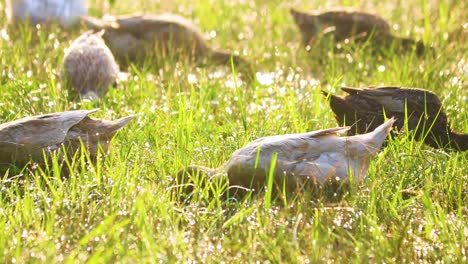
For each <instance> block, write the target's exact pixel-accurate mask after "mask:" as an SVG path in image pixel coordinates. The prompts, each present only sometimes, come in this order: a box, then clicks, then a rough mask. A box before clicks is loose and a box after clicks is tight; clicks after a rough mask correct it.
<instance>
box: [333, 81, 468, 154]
mask: <svg viewBox="0 0 468 264" xmlns="http://www.w3.org/2000/svg"><path fill="white" fill-rule="evenodd" d="M341 89H342V90H343V91H345V92H346V93H348V95H347V96H346V97H338V96H335V95H330V97H329V98H330V106H331V108H332V110H333V112H334V113H335V116H336V119H337V121H338V124H340V125H351V126H352V127H351V129H350V131H349V132H348V135H354V134H360V133H365V132H366V131H371V130H373V129H375V128H376V127H377V126H379V125H380V124H382V123H383V122H384V116H393V117H395V118H396V122H395V124H394V126H395V127H396V128H397V129H403V128H405V127H406V126H405V125H407V127H408V129H409V130H413V131H414V132H415V138H416V139H417V140H424V142H425V143H426V144H428V145H430V146H432V147H434V148H452V149H455V150H461V151H464V150H467V149H468V135H465V134H461V133H458V132H455V131H452V130H451V128H450V123H449V121H448V118H447V115H446V114H445V112H444V111H443V107H442V104H441V102H440V100H439V98H438V97H437V95H435V94H434V93H432V92H431V91H428V90H423V89H417V88H403V87H378V88H366V89H357V88H349V87H342V88H341ZM324 94H325V95H326V96H328V95H329V94H328V93H327V92H324ZM405 122H406V124H405Z"/></svg>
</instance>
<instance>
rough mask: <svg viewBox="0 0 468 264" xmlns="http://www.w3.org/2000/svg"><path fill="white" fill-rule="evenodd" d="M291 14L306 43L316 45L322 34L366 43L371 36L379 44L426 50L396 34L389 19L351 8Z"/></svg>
mask: <svg viewBox="0 0 468 264" xmlns="http://www.w3.org/2000/svg"><path fill="white" fill-rule="evenodd" d="M290 13H291V16H292V17H293V18H294V21H295V23H296V25H297V26H298V27H299V30H300V32H301V35H302V42H303V44H304V46H308V45H309V46H311V47H312V46H314V44H315V43H316V42H317V38H318V36H319V35H320V34H323V35H327V36H332V37H333V38H334V40H335V41H337V42H340V41H344V40H345V39H350V40H354V41H356V42H359V41H362V42H365V41H367V40H369V39H371V40H373V41H374V42H375V43H378V46H387V47H388V46H391V45H395V46H396V47H401V48H404V49H411V48H412V47H415V49H416V53H417V54H418V55H421V54H422V53H423V52H424V49H425V47H424V44H423V43H422V42H420V41H415V40H413V39H410V38H404V37H397V36H393V35H392V34H391V31H390V25H389V24H388V22H387V21H386V20H385V19H383V18H382V17H380V16H378V15H375V14H370V13H366V12H362V11H355V10H348V9H337V10H330V11H325V12H322V13H320V12H314V13H304V12H300V11H298V10H296V9H293V8H291V9H290Z"/></svg>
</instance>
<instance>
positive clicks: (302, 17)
mask: <svg viewBox="0 0 468 264" xmlns="http://www.w3.org/2000/svg"><path fill="white" fill-rule="evenodd" d="M289 12H290V14H291V16H292V17H293V19H294V22H296V25H297V27H298V28H299V31H300V32H301V36H302V43H303V45H304V46H307V45H310V43H311V42H312V41H313V39H314V37H315V36H316V35H317V33H319V26H318V23H317V19H316V17H315V16H313V15H310V14H307V13H304V12H300V11H298V10H296V9H294V8H291V9H290V10H289Z"/></svg>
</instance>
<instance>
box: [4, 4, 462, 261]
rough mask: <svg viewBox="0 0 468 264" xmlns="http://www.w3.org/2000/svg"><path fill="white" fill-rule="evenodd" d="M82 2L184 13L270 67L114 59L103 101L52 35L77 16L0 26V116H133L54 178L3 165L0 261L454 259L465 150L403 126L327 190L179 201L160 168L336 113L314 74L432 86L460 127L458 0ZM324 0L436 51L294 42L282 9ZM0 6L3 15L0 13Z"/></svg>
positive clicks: (216, 155) (169, 170) (320, 123)
mask: <svg viewBox="0 0 468 264" xmlns="http://www.w3.org/2000/svg"><path fill="white" fill-rule="evenodd" d="M90 2H91V13H92V14H94V15H100V14H105V13H112V14H121V13H128V12H134V11H139V10H145V11H148V12H160V11H161V10H164V11H170V12H174V13H179V14H182V15H184V16H186V17H188V18H190V19H193V20H194V21H195V22H196V23H197V24H198V25H199V26H200V28H201V30H202V31H203V32H204V33H207V35H208V33H209V32H212V31H215V32H216V37H214V38H213V39H210V43H212V45H213V46H215V47H222V48H224V49H231V50H236V51H238V52H239V53H240V54H244V56H246V57H247V58H248V59H251V60H253V61H255V62H256V66H257V71H258V72H259V76H266V77H268V78H264V79H263V80H262V81H261V83H260V84H258V85H255V86H254V87H248V86H246V85H245V84H242V85H240V86H238V87H236V86H235V85H234V83H235V82H234V80H235V79H234V77H233V76H232V74H230V69H224V68H215V67H208V68H201V69H198V68H196V67H195V66H191V65H183V64H181V63H179V64H177V65H176V63H175V62H173V61H167V62H166V63H164V64H163V66H162V67H163V70H161V71H157V72H156V71H154V70H150V69H145V70H142V71H141V70H138V69H136V68H129V69H122V70H125V71H127V70H128V73H129V75H128V78H127V79H126V80H122V81H120V83H119V84H118V87H116V88H115V89H113V90H111V91H110V92H109V94H108V95H107V96H106V97H105V98H104V99H103V100H102V101H100V102H97V103H76V102H69V101H67V96H66V92H65V91H64V89H63V88H62V87H63V83H62V80H61V77H60V67H61V60H62V57H63V49H64V48H65V47H67V46H68V45H69V43H70V42H71V41H72V40H73V39H74V38H75V37H77V36H78V34H79V32H63V31H60V30H59V29H58V28H55V27H54V28H52V29H50V30H49V31H46V30H45V29H42V30H40V31H39V32H38V33H34V32H31V31H30V30H27V29H26V30H23V31H21V32H20V31H16V32H10V39H8V38H7V36H6V34H5V31H2V32H1V33H2V34H0V89H1V98H0V122H1V123H3V122H7V121H11V120H14V119H17V118H21V117H25V116H29V115H36V114H41V113H48V112H55V111H63V110H69V109H80V108H87V109H92V108H96V107H99V108H101V111H100V112H98V113H96V114H93V116H95V117H102V118H108V119H113V118H118V117H121V116H125V115H128V114H131V113H136V114H138V117H137V118H136V120H134V121H132V122H131V123H130V124H129V125H128V126H127V127H126V128H124V129H123V130H122V131H121V132H119V133H118V134H117V136H116V137H115V138H114V140H113V142H112V147H111V151H110V152H109V154H108V155H107V158H106V159H105V160H104V161H102V162H100V163H98V164H97V165H96V166H91V167H89V168H85V167H84V166H86V155H85V154H79V155H78V157H77V160H76V162H77V164H76V165H75V167H78V168H79V167H83V168H84V169H81V170H79V169H75V170H74V173H73V175H72V177H70V178H68V179H61V178H60V177H57V176H58V175H59V174H60V167H59V166H55V167H54V166H52V167H50V168H49V169H48V170H33V171H31V170H24V171H22V172H21V174H20V175H19V176H15V175H12V174H11V172H10V174H8V175H5V176H3V175H2V176H3V181H2V183H1V185H0V188H1V190H0V230H2V232H1V234H0V260H4V261H3V262H5V263H31V262H32V263H34V262H40V263H42V262H46V263H50V262H84V261H89V262H91V263H114V262H123V263H133V262H139V261H143V262H162V263H168V262H169V263H171V262H181V263H186V262H189V261H196V262H214V263H217V262H221V261H225V262H229V263H231V262H233V263H238V262H256V261H261V262H263V261H265V260H269V261H270V262H272V263H278V262H291V263H295V262H296V263H318V262H338V263H349V262H355V263H367V262H371V263H381V262H386V263H404V262H431V263H432V262H436V261H437V260H440V261H442V262H444V263H462V262H467V250H468V244H467V243H468V242H467V241H468V229H467V228H468V227H467V226H468V225H467V223H468V209H467V204H468V166H467V164H468V154H467V153H455V152H450V153H446V152H444V151H440V150H434V149H432V148H429V147H427V146H425V145H423V144H422V143H420V142H413V141H411V135H408V134H404V135H402V136H400V137H398V138H395V139H394V140H392V141H391V142H390V143H389V144H388V147H387V148H386V149H384V150H383V151H382V152H381V153H380V154H379V155H378V156H376V157H375V159H373V161H372V163H371V167H370V170H369V175H368V177H367V179H366V180H365V181H364V182H363V183H362V184H360V185H359V186H357V188H353V189H352V191H351V193H350V194H349V195H347V196H345V197H344V198H343V199H342V200H341V201H339V202H338V203H334V204H329V203H327V202H325V201H324V200H323V199H318V200H316V199H314V200H309V199H306V198H305V197H302V196H299V197H296V198H294V199H289V200H287V201H286V200H285V201H283V200H281V201H271V200H270V197H269V195H267V197H265V195H260V196H259V197H251V198H248V199H246V200H245V201H237V202H236V201H233V200H226V199H223V198H222V197H221V196H216V195H211V196H210V193H213V192H212V191H210V190H207V189H206V190H201V192H200V193H201V194H200V195H197V196H195V197H194V198H193V199H192V200H191V201H190V203H189V204H184V203H181V202H180V201H179V199H178V197H175V196H174V195H173V194H172V193H171V192H170V191H168V190H169V189H170V187H171V178H170V176H171V175H174V174H175V173H176V172H177V171H178V170H179V169H181V168H182V167H184V166H187V165H189V164H200V165H205V166H210V167H217V166H220V165H222V164H223V162H224V161H226V160H228V159H229V158H230V153H232V152H233V151H235V150H236V149H237V148H239V147H242V146H243V145H245V144H246V143H247V142H249V141H251V140H253V139H256V138H258V137H261V136H265V135H273V134H283V133H296V132H305V131H310V130H316V129H322V128H329V127H334V126H336V122H335V120H334V118H333V114H332V112H331V110H330V109H329V107H328V105H327V103H326V101H325V100H324V98H323V96H322V95H321V94H320V90H321V89H324V90H331V91H333V92H335V93H338V94H339V92H338V91H339V87H340V85H341V84H346V85H349V86H358V87H359V86H360V87H362V86H367V85H397V86H412V87H421V88H425V89H429V90H431V91H434V92H435V93H436V94H438V95H439V96H440V98H441V99H442V101H443V104H444V106H445V110H446V111H447V114H448V116H449V118H450V120H451V122H452V126H453V127H454V128H455V129H456V130H458V131H464V132H465V133H467V132H468V122H467V120H468V108H467V102H468V86H467V84H466V77H467V74H468V72H467V63H468V62H467V57H466V51H467V50H468V44H467V43H468V42H467V41H466V36H465V37H464V38H462V37H458V38H454V39H452V40H448V39H449V38H447V36H448V35H447V32H451V31H454V30H456V29H458V28H459V27H460V26H461V25H462V23H463V22H465V23H466V21H467V14H466V11H465V10H466V4H464V3H463V1H455V0H453V1H450V0H441V1H427V0H424V1H414V2H411V1H409V2H408V1H366V2H365V4H361V3H360V2H359V1H342V2H340V1H305V2H307V3H303V4H301V3H299V2H298V1H277V0H275V1H216V0H215V1H197V3H198V4H196V5H195V4H192V1H187V0H175V1H156V0H148V1H143V0H141V1H135V2H136V3H133V1H115V5H113V6H109V5H108V4H106V1H103V0H93V1H90ZM166 2H168V3H166ZM0 3H2V4H4V2H3V1H1V2H0ZM130 3H131V4H130ZM333 5H346V6H354V7H360V8H364V9H366V10H374V11H375V12H377V13H379V14H381V15H383V17H385V18H386V19H388V20H389V21H390V22H391V23H392V24H398V27H397V29H396V30H394V32H395V34H398V35H401V36H411V37H414V38H416V39H421V40H423V41H424V42H425V43H426V44H430V45H432V46H434V47H435V49H436V51H437V52H436V55H435V56H433V55H427V56H423V57H417V56H415V55H414V54H412V53H411V52H409V53H405V54H396V53H394V52H392V51H388V52H387V54H386V55H376V56H375V55H373V54H372V53H371V51H370V49H368V48H365V47H364V48H351V47H348V46H347V45H342V46H341V48H340V49H341V50H337V48H334V47H333V45H332V44H331V43H326V42H325V43H322V45H320V46H319V47H317V48H316V49H315V50H313V51H312V52H310V53H307V52H305V51H304V50H302V49H301V48H300V47H299V42H300V38H299V33H298V30H297V29H296V27H295V25H294V24H293V21H292V19H291V18H290V16H289V13H288V8H289V7H290V6H295V7H297V8H300V9H304V10H307V9H309V10H312V9H317V8H325V7H331V6H333ZM423 6H424V8H422V7H423ZM0 21H1V22H0V23H2V25H3V26H4V28H6V21H5V18H4V17H1V18H0ZM13 33H14V34H13ZM318 55H321V56H320V58H319V57H318ZM148 64H149V65H151V62H150V61H149V62H148ZM174 69H176V70H174ZM379 69H380V71H379ZM215 72H217V75H216V74H215V75H213V73H215ZM189 75H192V77H196V80H197V81H196V82H190V81H189V78H188V76H189ZM13 176H14V177H13ZM11 177H12V178H11ZM219 186H221V187H216V186H207V187H205V188H211V187H212V188H214V189H217V190H218V192H217V193H219V191H220V190H219V188H225V187H222V186H223V184H220V185H219ZM408 190H410V191H412V193H413V194H412V195H408V194H407V193H408V192H409V191H408ZM215 193H216V192H215ZM284 203H286V205H285V204H284Z"/></svg>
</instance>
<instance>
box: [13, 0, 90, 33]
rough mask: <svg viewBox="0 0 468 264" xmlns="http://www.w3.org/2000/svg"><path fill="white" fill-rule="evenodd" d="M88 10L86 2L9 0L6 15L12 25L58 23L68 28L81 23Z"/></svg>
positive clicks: (72, 0) (77, 0) (71, 0)
mask: <svg viewBox="0 0 468 264" xmlns="http://www.w3.org/2000/svg"><path fill="white" fill-rule="evenodd" d="M87 13H88V9H87V7H86V4H85V1H84V0H7V1H6V15H7V19H8V21H9V22H10V24H18V23H23V22H25V21H28V22H29V23H30V24H31V25H36V24H49V23H52V22H55V21H56V22H58V23H59V24H60V25H61V26H62V27H65V28H68V27H71V26H74V25H76V24H78V23H79V21H80V17H81V16H83V15H86V14H87Z"/></svg>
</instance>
